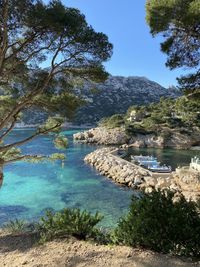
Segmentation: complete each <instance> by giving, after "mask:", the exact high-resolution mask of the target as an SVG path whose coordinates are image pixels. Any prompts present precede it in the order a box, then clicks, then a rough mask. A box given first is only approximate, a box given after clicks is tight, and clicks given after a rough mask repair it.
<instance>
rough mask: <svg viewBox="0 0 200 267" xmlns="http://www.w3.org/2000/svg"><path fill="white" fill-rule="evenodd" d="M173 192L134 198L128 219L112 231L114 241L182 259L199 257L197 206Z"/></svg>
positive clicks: (199, 233)
mask: <svg viewBox="0 0 200 267" xmlns="http://www.w3.org/2000/svg"><path fill="white" fill-rule="evenodd" d="M173 198H174V193H173V192H169V191H167V192H160V191H158V192H157V191H153V192H152V193H150V194H144V196H143V197H142V198H136V197H133V199H132V203H131V205H130V210H129V213H128V215H127V216H125V217H124V218H121V219H120V221H119V223H118V226H117V228H116V229H115V230H114V234H113V241H114V242H115V243H117V244H124V245H128V246H133V247H144V248H147V249H152V250H155V251H158V252H163V253H171V254H176V255H185V256H195V257H199V256H200V242H199V240H200V215H199V213H198V209H197V208H198V204H196V203H194V202H187V201H186V200H185V198H184V197H183V196H180V198H179V200H177V201H176V202H174V201H173Z"/></svg>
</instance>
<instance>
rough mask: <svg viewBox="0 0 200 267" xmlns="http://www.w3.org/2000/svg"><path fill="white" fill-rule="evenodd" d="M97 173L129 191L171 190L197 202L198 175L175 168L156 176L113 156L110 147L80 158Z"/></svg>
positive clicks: (114, 149) (113, 152) (115, 153)
mask: <svg viewBox="0 0 200 267" xmlns="http://www.w3.org/2000/svg"><path fill="white" fill-rule="evenodd" d="M84 161H85V162H86V163H87V164H90V165H92V166H93V167H94V168H95V169H96V170H97V171H99V172H100V174H102V175H105V176H106V177H108V178H110V179H112V180H113V181H114V182H116V183H118V184H120V185H123V186H128V187H131V188H133V189H138V190H144V191H145V192H151V191H152V190H153V188H155V189H156V190H159V189H160V190H165V189H169V190H173V191H175V192H177V194H179V193H182V194H183V195H184V196H185V197H186V198H187V199H188V200H189V199H192V200H195V201H196V200H197V199H198V198H199V197H200V173H198V172H195V171H189V174H190V175H184V173H185V172H186V170H182V169H177V170H176V171H175V172H173V173H168V174H156V173H152V172H150V171H148V170H146V169H144V168H142V167H140V166H138V165H136V164H133V163H131V162H128V161H126V160H124V159H122V158H120V157H119V156H117V149H116V148H113V147H107V148H101V149H97V150H96V151H94V152H92V153H90V154H89V155H87V156H86V157H85V159H84Z"/></svg>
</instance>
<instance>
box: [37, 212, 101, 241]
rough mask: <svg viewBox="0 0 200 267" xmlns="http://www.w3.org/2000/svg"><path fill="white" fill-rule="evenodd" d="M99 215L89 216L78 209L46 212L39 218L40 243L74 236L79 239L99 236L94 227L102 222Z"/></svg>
mask: <svg viewBox="0 0 200 267" xmlns="http://www.w3.org/2000/svg"><path fill="white" fill-rule="evenodd" d="M102 218H103V217H102V216H101V215H99V213H96V214H95V215H91V213H89V212H87V211H81V210H79V209H68V208H66V209H64V210H62V211H60V212H57V213H54V212H52V211H47V212H46V216H45V217H42V218H41V222H40V224H39V231H40V233H41V239H42V241H47V240H52V239H53V238H58V237H63V236H69V235H71V236H75V237H77V238H79V239H83V240H85V239H87V238H92V237H94V236H95V235H96V234H98V235H99V232H98V230H97V229H96V227H95V226H96V225H97V224H98V223H99V222H100V221H101V220H102Z"/></svg>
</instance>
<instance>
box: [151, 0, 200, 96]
mask: <svg viewBox="0 0 200 267" xmlns="http://www.w3.org/2000/svg"><path fill="white" fill-rule="evenodd" d="M146 11H147V15H146V19H147V23H148V24H149V26H150V29H151V33H152V35H153V36H155V35H156V34H159V33H162V35H163V37H164V41H163V42H162V43H161V50H162V51H163V52H164V53H166V54H167V56H168V59H167V63H166V65H167V66H168V67H170V68H171V69H174V68H179V67H187V68H191V69H192V70H194V68H196V72H195V73H192V74H189V75H187V76H185V77H181V78H179V79H178V81H179V84H180V86H181V88H182V89H184V90H186V91H187V93H189V95H192V96H193V97H194V99H200V94H199V93H200V69H199V61H200V54H199V50H200V20H199V18H200V2H199V0H181V1H180V0H169V1H166V0H159V1H157V0H147V3H146Z"/></svg>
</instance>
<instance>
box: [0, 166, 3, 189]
mask: <svg viewBox="0 0 200 267" xmlns="http://www.w3.org/2000/svg"><path fill="white" fill-rule="evenodd" d="M2 184H3V165H0V188H1V186H2Z"/></svg>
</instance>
